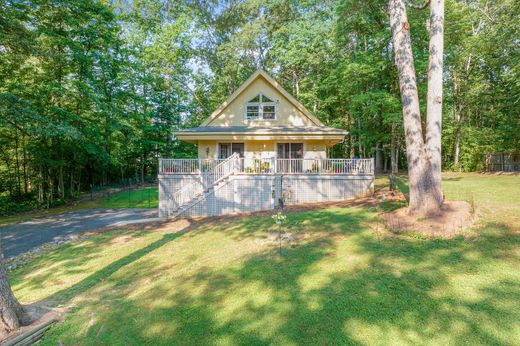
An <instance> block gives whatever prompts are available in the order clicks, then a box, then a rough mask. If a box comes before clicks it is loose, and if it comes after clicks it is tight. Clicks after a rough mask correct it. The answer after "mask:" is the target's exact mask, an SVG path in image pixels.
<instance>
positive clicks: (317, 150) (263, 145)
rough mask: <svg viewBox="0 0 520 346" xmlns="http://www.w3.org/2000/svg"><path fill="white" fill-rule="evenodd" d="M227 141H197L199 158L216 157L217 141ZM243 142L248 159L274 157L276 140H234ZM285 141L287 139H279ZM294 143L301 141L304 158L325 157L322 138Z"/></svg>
mask: <svg viewBox="0 0 520 346" xmlns="http://www.w3.org/2000/svg"><path fill="white" fill-rule="evenodd" d="M228 142H229V141H225V140H224V141H199V142H198V150H199V158H200V159H207V158H213V159H214V158H217V157H218V152H217V150H218V143H228ZM235 142H239V143H245V157H246V158H250V159H265V158H271V157H276V143H277V142H278V141H274V140H272V141H235ZM279 142H280V143H287V142H288V141H279ZM292 142H295V143H303V144H304V145H303V150H304V158H306V159H325V158H326V157H327V144H326V143H327V142H326V141H324V140H321V141H320V140H313V141H305V140H303V141H292ZM206 148H208V149H209V155H206Z"/></svg>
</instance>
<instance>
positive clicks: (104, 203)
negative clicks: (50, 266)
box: [98, 186, 159, 208]
mask: <svg viewBox="0 0 520 346" xmlns="http://www.w3.org/2000/svg"><path fill="white" fill-rule="evenodd" d="M98 204H99V206H100V207H102V208H157V207H158V206H159V195H158V192H157V186H153V187H147V188H143V189H139V190H130V191H123V192H119V193H117V194H114V195H112V196H107V197H105V198H102V199H101V200H99V202H98Z"/></svg>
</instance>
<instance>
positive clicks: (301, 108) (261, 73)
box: [201, 69, 324, 126]
mask: <svg viewBox="0 0 520 346" xmlns="http://www.w3.org/2000/svg"><path fill="white" fill-rule="evenodd" d="M259 76H262V77H263V78H264V79H265V80H266V81H267V82H268V83H269V84H271V85H272V86H273V88H275V89H276V90H277V91H278V92H280V94H282V95H283V96H284V97H285V98H286V99H287V100H289V102H290V103H292V104H293V105H294V107H296V108H297V109H298V110H299V111H300V112H302V113H303V114H304V115H305V116H306V117H307V118H309V119H310V120H311V121H312V122H313V123H314V125H316V126H324V124H323V123H322V122H321V121H319V120H318V118H316V117H315V116H314V115H313V114H312V113H311V112H309V111H308V110H307V108H305V107H304V106H303V105H302V104H301V103H300V102H298V100H296V99H295V98H294V97H293V96H292V95H291V94H289V93H288V92H287V91H286V90H285V89H284V88H283V87H282V86H281V85H280V84H278V82H277V81H275V80H274V79H273V78H272V77H271V76H269V75H268V74H267V73H266V72H265V71H264V70H262V69H258V70H256V71H255V73H253V74H252V75H251V76H250V77H249V78H248V79H247V80H246V81H245V82H244V83H243V84H242V85H241V86H240V87H239V88H238V89H237V90H235V92H234V93H233V94H231V96H229V97H228V98H227V100H226V101H224V102H223V103H222V104H221V105H220V106H219V107H218V108H217V109H216V110H215V111H214V112H213V113H212V114H211V115H210V116H209V117H208V118H207V119H206V120H205V121H204V122H203V123H202V124H201V126H208V125H209V124H211V122H212V121H213V120H215V119H216V118H218V117H219V116H220V114H222V111H223V110H224V109H225V108H226V107H227V106H228V105H230V104H231V103H232V102H233V101H234V100H235V99H236V98H237V97H238V96H239V95H240V94H241V93H242V92H243V91H244V90H245V89H246V88H247V87H248V86H249V85H250V84H251V83H253V81H255V80H256V79H257V78H258V77H259Z"/></svg>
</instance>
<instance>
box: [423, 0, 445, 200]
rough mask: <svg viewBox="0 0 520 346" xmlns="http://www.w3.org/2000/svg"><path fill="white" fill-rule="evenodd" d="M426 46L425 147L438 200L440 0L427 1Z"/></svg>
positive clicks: (439, 170)
mask: <svg viewBox="0 0 520 346" xmlns="http://www.w3.org/2000/svg"><path fill="white" fill-rule="evenodd" d="M429 22H430V27H429V31H430V49H429V53H430V56H429V64H428V97H427V100H426V150H427V151H428V158H429V160H430V164H431V167H432V176H433V183H434V186H433V188H434V189H436V190H437V191H436V195H437V196H439V198H440V200H439V202H442V191H441V131H442V68H443V54H444V0H432V1H431V3H430V21H429Z"/></svg>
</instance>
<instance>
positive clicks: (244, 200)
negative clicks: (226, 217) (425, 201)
mask: <svg viewBox="0 0 520 346" xmlns="http://www.w3.org/2000/svg"><path fill="white" fill-rule="evenodd" d="M175 135H176V136H177V138H178V139H179V140H182V141H186V142H190V143H195V144H196V145H197V148H198V158H193V159H161V160H160V162H159V214H160V216H162V217H165V216H170V217H174V216H187V217H194V216H210V215H223V214H230V213H241V212H252V211H258V210H266V209H272V208H274V207H275V206H276V205H277V204H278V203H279V200H280V198H283V200H284V201H285V203H309V202H321V201H336V200H345V199H349V198H355V197H358V196H361V195H366V194H367V193H370V192H371V191H372V188H373V180H374V174H373V160H372V159H352V160H350V159H332V158H328V157H327V152H328V149H329V148H331V147H332V146H334V145H336V144H338V143H340V142H341V141H343V140H344V139H345V136H346V135H347V131H344V130H341V129H336V128H332V127H327V126H325V125H324V124H323V123H322V122H321V121H320V120H319V119H317V118H316V117H315V116H314V115H313V114H312V113H311V112H310V111H308V110H307V109H306V108H305V107H304V106H303V105H302V104H300V103H299V102H298V101H297V100H296V99H295V98H294V97H293V96H292V95H291V94H289V93H288V92H287V91H286V90H284V89H283V88H282V87H281V86H280V84H278V83H277V82H276V81H275V80H274V79H273V78H272V77H271V76H269V75H268V74H267V73H266V72H264V71H263V70H257V71H256V72H255V73H253V75H251V77H249V79H248V80H247V81H245V82H244V83H243V84H242V85H241V86H240V88H238V89H237V90H236V91H235V92H234V93H233V94H232V95H231V96H229V98H228V99H227V100H226V101H225V102H224V103H222V105H220V107H219V108H217V109H216V110H215V111H214V112H213V113H212V114H211V115H210V116H209V117H208V118H207V119H206V120H205V121H204V122H203V123H202V124H201V126H200V127H196V128H191V129H183V130H180V131H178V132H176V133H175Z"/></svg>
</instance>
